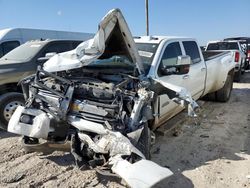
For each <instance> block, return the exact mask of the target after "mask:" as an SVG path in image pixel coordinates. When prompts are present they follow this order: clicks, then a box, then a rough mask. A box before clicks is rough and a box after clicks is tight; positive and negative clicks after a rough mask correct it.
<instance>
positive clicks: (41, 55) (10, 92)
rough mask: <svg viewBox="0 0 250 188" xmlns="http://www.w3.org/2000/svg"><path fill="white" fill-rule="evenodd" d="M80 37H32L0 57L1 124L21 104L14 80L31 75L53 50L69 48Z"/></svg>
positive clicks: (20, 97) (5, 122)
mask: <svg viewBox="0 0 250 188" xmlns="http://www.w3.org/2000/svg"><path fill="white" fill-rule="evenodd" d="M81 42H82V41H78V40H35V41H30V42H26V43H25V44H23V45H21V46H19V47H17V48H15V49H14V50H12V51H11V52H9V53H7V54H6V55H5V56H3V57H2V58H1V59H0V95H1V96H0V127H1V128H2V129H7V125H8V121H9V119H10V118H11V115H12V114H13V112H14V111H15V109H16V107H17V106H18V105H23V104H24V99H23V94H22V89H21V86H20V85H19V86H18V85H17V83H18V82H19V81H20V80H21V79H23V78H25V77H27V76H29V75H31V74H34V73H35V72H36V70H37V66H38V65H42V64H43V63H44V62H45V61H46V60H48V59H49V58H50V57H51V56H53V55H55V54H56V53H61V52H65V51H69V50H72V49H74V48H76V47H77V45H78V44H80V43H81Z"/></svg>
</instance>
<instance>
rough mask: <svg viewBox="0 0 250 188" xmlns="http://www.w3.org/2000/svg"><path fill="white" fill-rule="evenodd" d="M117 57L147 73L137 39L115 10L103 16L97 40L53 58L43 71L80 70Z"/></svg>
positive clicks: (82, 44)
mask: <svg viewBox="0 0 250 188" xmlns="http://www.w3.org/2000/svg"><path fill="white" fill-rule="evenodd" d="M114 55H123V56H126V57H127V58H128V59H129V60H130V61H131V62H133V63H135V64H136V66H137V68H138V70H139V73H140V74H143V73H144V69H143V65H142V62H141V58H140V56H139V54H138V51H137V48H136V45H135V42H134V39H133V37H132V34H131V32H130V30H129V28H128V25H127V23H126V21H125V19H124V17H123V15H122V13H121V11H120V10H119V9H113V10H111V11H109V12H108V13H107V14H106V15H105V16H104V17H103V19H102V20H101V22H100V24H99V27H98V31H97V33H96V34H95V36H94V38H92V39H90V40H87V41H85V42H83V43H81V44H80V45H79V46H78V47H77V48H76V49H74V50H72V51H69V52H65V53H61V54H57V55H55V56H53V57H52V58H51V59H49V60H48V61H47V62H46V63H45V64H44V70H45V71H47V72H58V71H64V70H70V69H75V68H80V67H83V66H86V65H88V64H90V63H91V62H92V61H94V60H96V59H107V58H110V57H112V56H114Z"/></svg>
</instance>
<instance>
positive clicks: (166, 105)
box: [155, 41, 187, 124]
mask: <svg viewBox="0 0 250 188" xmlns="http://www.w3.org/2000/svg"><path fill="white" fill-rule="evenodd" d="M182 55H183V51H182V49H181V43H180V42H178V41H173V42H168V43H166V45H165V49H164V50H163V54H162V55H161V58H160V60H159V64H158V67H157V68H156V71H157V72H156V73H155V74H156V78H157V79H158V80H160V81H161V82H166V83H170V84H174V85H176V86H181V87H186V86H187V80H186V79H183V77H184V76H185V75H177V74H166V73H165V72H164V71H163V70H164V67H166V66H171V65H175V64H176V62H177V57H178V56H182ZM182 109H183V108H182V107H181V106H180V105H178V104H176V103H175V102H173V101H172V100H171V99H169V97H168V95H166V94H163V95H160V96H158V123H159V124H161V122H164V121H166V120H167V119H169V118H171V117H172V116H174V115H175V114H177V113H178V112H180V111H181V110H182ZM158 123H157V124H158Z"/></svg>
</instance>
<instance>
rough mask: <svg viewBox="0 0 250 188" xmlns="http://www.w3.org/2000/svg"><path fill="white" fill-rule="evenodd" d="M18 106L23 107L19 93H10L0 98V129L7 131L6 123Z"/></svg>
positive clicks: (22, 98) (22, 100)
mask: <svg viewBox="0 0 250 188" xmlns="http://www.w3.org/2000/svg"><path fill="white" fill-rule="evenodd" d="M19 105H24V97H23V95H22V94H21V93H17V92H10V93H6V94H3V95H2V96H1V97H0V128H1V129H4V130H7V128H8V122H9V120H10V118H11V116H12V114H13V113H14V112H15V110H16V108H17V107H18V106H19Z"/></svg>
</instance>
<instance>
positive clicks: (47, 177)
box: [0, 72, 250, 188]
mask: <svg viewBox="0 0 250 188" xmlns="http://www.w3.org/2000/svg"><path fill="white" fill-rule="evenodd" d="M178 127H179V129H177V130H178V131H177V133H178V136H173V135H172V134H171V133H169V134H166V135H164V136H160V135H157V139H156V143H155V145H154V146H153V148H152V160H153V161H155V162H156V163H158V164H160V165H162V166H165V167H168V168H170V169H171V170H172V171H173V172H174V175H173V176H172V177H170V178H167V179H165V180H163V181H162V182H160V183H158V184H157V185H156V186H155V187H162V188H165V187H171V188H172V187H176V188H177V187H178V188H191V187H198V188H211V187H213V188H224V187H230V188H236V187H237V188H238V187H250V72H247V73H245V75H244V76H243V79H242V81H241V82H240V83H234V89H233V92H232V96H231V99H230V101H229V102H228V103H225V104H224V103H213V102H205V103H204V104H203V105H202V109H201V114H200V118H199V119H198V120H194V119H192V120H190V119H187V121H184V123H182V124H181V125H180V126H178ZM0 187H98V188H99V187H118V188H121V187H126V184H125V182H124V181H122V180H121V179H120V178H116V177H106V176H105V177H104V176H100V175H98V174H97V173H96V172H95V171H94V170H83V171H81V170H79V169H77V168H75V167H74V160H73V157H72V156H71V155H70V154H69V153H62V152H54V153H53V154H50V155H42V154H39V153H29V154H26V153H25V152H24V151H23V150H22V148H21V145H20V137H17V136H15V135H12V134H9V133H6V132H0Z"/></svg>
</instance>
